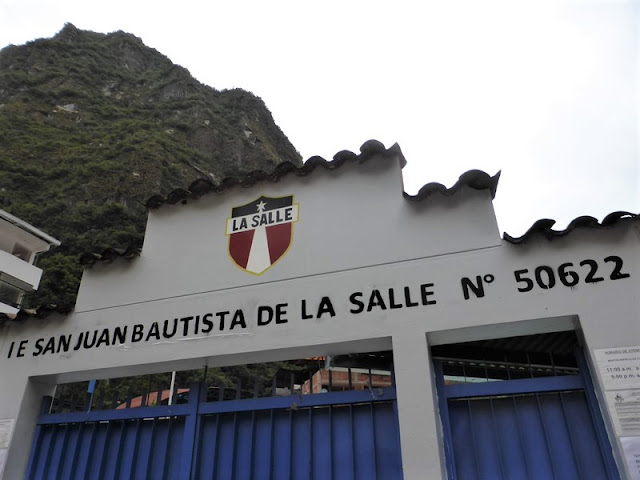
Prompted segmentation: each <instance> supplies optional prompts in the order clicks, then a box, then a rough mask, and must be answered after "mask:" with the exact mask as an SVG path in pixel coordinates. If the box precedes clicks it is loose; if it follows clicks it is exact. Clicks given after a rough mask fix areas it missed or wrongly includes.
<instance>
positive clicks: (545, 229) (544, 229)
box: [503, 210, 640, 245]
mask: <svg viewBox="0 0 640 480" xmlns="http://www.w3.org/2000/svg"><path fill="white" fill-rule="evenodd" d="M638 218H640V214H636V213H631V212H625V211H622V210H620V211H616V212H612V213H610V214H608V215H607V216H606V217H604V218H603V219H602V222H598V219H597V218H594V217H590V216H582V217H577V218H574V219H573V220H572V221H571V222H570V223H569V225H567V228H565V229H564V230H553V229H552V228H551V227H553V225H554V224H555V223H556V221H555V220H552V219H550V218H543V219H540V220H538V221H537V222H535V223H534V224H533V225H532V226H531V227H530V228H529V230H527V231H526V232H525V233H524V235H522V236H520V237H512V236H511V235H509V234H508V233H506V232H505V233H504V234H503V239H504V240H505V241H506V242H508V243H511V244H514V245H521V244H524V243H526V242H527V241H528V240H529V239H531V237H533V236H535V235H542V236H544V237H545V238H546V239H547V240H549V241H551V240H553V239H554V238H559V237H564V236H566V235H568V234H570V233H571V232H573V231H574V230H575V229H577V228H607V227H612V226H613V225H616V224H617V223H619V222H620V221H622V220H625V219H638Z"/></svg>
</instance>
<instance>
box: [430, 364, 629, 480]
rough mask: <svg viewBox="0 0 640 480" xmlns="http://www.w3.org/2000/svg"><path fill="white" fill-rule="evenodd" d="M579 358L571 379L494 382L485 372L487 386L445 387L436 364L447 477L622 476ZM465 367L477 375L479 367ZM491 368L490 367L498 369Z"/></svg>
mask: <svg viewBox="0 0 640 480" xmlns="http://www.w3.org/2000/svg"><path fill="white" fill-rule="evenodd" d="M579 357H580V358H578V359H577V360H578V366H579V368H575V372H574V373H573V374H571V373H567V372H564V373H563V374H560V375H559V376H541V377H538V378H535V377H534V378H515V379H510V378H507V379H499V380H498V379H496V378H490V375H487V378H485V379H484V380H486V381H482V378H479V379H478V378H472V380H471V381H467V382H464V381H462V382H460V383H456V381H455V377H454V380H453V381H452V382H450V383H449V384H448V385H445V381H444V375H443V363H445V362H443V361H442V360H440V361H438V362H437V364H436V370H437V381H438V388H439V398H440V410H441V416H442V419H443V425H444V429H445V437H446V442H445V448H446V455H447V469H448V474H449V478H450V479H457V480H485V479H486V480H538V479H557V480H585V479H589V480H613V479H619V478H620V475H619V474H618V471H617V468H616V465H615V461H614V459H613V455H612V451H611V446H610V444H609V441H608V439H607V436H606V432H605V430H604V424H603V423H602V419H601V418H600V416H599V411H598V409H597V403H596V399H595V395H594V393H593V389H592V386H591V384H590V379H589V377H588V376H587V375H586V371H587V370H586V365H585V364H584V361H583V359H582V358H581V355H579ZM460 363H463V362H460ZM467 363H468V364H470V365H473V366H472V368H474V369H475V371H476V372H478V370H479V366H480V364H481V362H471V361H467ZM487 363H489V362H484V364H482V368H485V365H486V364H487ZM495 363H496V362H494V365H492V368H497V367H496V365H495ZM500 367H502V368H504V367H505V365H504V364H502V365H500ZM554 369H555V367H554ZM549 370H551V367H549ZM467 380H469V379H467Z"/></svg>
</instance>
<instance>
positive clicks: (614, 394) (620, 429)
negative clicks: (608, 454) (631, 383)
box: [605, 388, 640, 436]
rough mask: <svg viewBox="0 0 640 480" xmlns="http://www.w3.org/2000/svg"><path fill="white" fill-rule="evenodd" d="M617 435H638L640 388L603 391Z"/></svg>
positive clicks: (639, 430) (639, 429) (639, 427)
mask: <svg viewBox="0 0 640 480" xmlns="http://www.w3.org/2000/svg"><path fill="white" fill-rule="evenodd" d="M605 395H606V397H607V404H608V405H609V411H610V412H611V416H612V418H613V424H614V426H615V429H616V433H617V434H618V435H619V436H629V435H638V436H640V388H637V389H634V390H612V391H609V392H605Z"/></svg>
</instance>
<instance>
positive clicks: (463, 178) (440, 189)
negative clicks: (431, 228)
mask: <svg viewBox="0 0 640 480" xmlns="http://www.w3.org/2000/svg"><path fill="white" fill-rule="evenodd" d="M500 173H501V172H498V173H496V174H495V175H494V176H493V177H492V176H490V175H489V174H488V173H486V172H483V171H482V170H469V171H468V172H465V173H463V174H462V175H460V178H458V181H457V182H456V183H455V184H454V185H452V186H451V187H446V186H444V185H443V184H441V183H436V182H433V183H427V184H426V185H424V186H423V187H422V188H421V189H420V190H419V191H418V193H416V194H415V195H409V194H408V193H407V192H404V193H403V195H404V198H406V199H408V200H411V201H414V202H419V201H421V200H424V199H425V198H427V197H429V196H431V195H433V194H434V193H439V194H440V195H444V196H446V197H449V196H451V195H454V194H455V193H456V192H457V191H458V190H460V189H461V188H462V187H470V188H473V189H474V190H489V191H490V192H491V198H492V199H493V198H495V197H496V191H497V190H498V181H499V180H500Z"/></svg>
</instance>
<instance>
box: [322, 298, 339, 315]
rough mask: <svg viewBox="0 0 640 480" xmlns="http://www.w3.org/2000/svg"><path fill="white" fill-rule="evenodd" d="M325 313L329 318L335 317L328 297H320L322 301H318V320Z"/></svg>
mask: <svg viewBox="0 0 640 480" xmlns="http://www.w3.org/2000/svg"><path fill="white" fill-rule="evenodd" d="M325 313H328V314H329V316H331V317H335V316H336V311H335V310H334V309H333V304H332V303H331V299H330V298H329V297H322V300H320V305H319V306H318V318H320V317H322V315H324V314H325Z"/></svg>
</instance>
